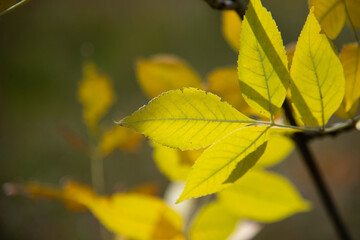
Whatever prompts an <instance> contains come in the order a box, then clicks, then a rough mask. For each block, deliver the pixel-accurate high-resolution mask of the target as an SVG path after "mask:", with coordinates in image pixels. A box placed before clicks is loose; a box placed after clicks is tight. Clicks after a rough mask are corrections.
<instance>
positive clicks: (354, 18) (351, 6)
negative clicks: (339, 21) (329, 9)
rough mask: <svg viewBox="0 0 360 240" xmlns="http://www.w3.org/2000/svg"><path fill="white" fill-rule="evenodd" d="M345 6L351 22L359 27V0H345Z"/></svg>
mask: <svg viewBox="0 0 360 240" xmlns="http://www.w3.org/2000/svg"><path fill="white" fill-rule="evenodd" d="M345 3H346V8H347V10H348V12H349V17H350V18H351V22H352V23H353V24H354V26H355V27H356V28H358V29H359V28H360V1H359V0H345Z"/></svg>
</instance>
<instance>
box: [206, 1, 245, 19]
mask: <svg viewBox="0 0 360 240" xmlns="http://www.w3.org/2000/svg"><path fill="white" fill-rule="evenodd" d="M204 1H205V2H207V3H208V4H209V6H210V7H212V8H214V9H217V10H231V9H232V10H235V11H236V12H237V13H238V14H239V16H240V18H241V19H243V17H244V15H245V11H246V9H247V5H248V3H249V0H204Z"/></svg>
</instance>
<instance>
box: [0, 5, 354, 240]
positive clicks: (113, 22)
mask: <svg viewBox="0 0 360 240" xmlns="http://www.w3.org/2000/svg"><path fill="white" fill-rule="evenodd" d="M0 1H3V0H0ZM263 4H264V5H265V6H266V7H267V8H268V9H269V10H270V11H272V14H273V17H274V18H275V20H276V21H277V23H278V27H279V30H280V31H281V32H282V36H283V39H284V43H285V44H287V43H290V42H292V41H295V40H296V39H297V36H298V35H299V33H300V31H301V28H302V25H303V23H304V22H305V19H306V16H307V13H308V7H307V1H305V0H271V1H270V0H264V1H263ZM351 41H353V37H352V35H351V31H350V30H349V29H348V28H347V27H345V28H344V30H343V32H342V34H341V35H340V37H339V38H338V40H336V41H335V43H336V45H337V46H338V47H340V46H341V44H342V43H344V42H345V43H346V42H351ZM157 53H171V54H175V55H178V56H180V57H182V58H184V59H186V60H187V61H188V62H189V63H190V64H191V65H192V66H193V67H194V68H195V69H196V70H197V71H198V72H199V73H200V75H202V76H203V77H204V78H205V77H206V75H207V74H208V73H209V72H210V71H211V70H212V69H214V68H216V67H221V66H228V65H235V64H236V58H237V56H236V53H235V52H233V50H232V49H230V47H229V46H228V45H227V44H226V42H225V41H224V39H223V37H222V35H221V24H220V13H219V12H217V11H215V10H212V9H210V8H209V7H208V6H207V5H206V4H205V3H204V2H203V1H202V0H181V1H178V0H152V1H148V0H137V1H131V0H107V1H96V0H77V1H70V0H63V1H56V0H32V1H29V2H28V3H26V4H24V5H23V6H21V7H19V8H17V9H15V10H14V11H12V12H10V13H8V14H6V15H4V16H2V17H0V109H1V112H0V123H1V124H0V146H1V147H0V156H1V159H0V184H3V183H5V182H27V181H40V182H46V183H52V184H55V185H58V183H59V181H61V179H63V178H64V177H70V178H72V179H74V180H77V181H80V182H82V183H86V184H90V183H91V177H90V163H89V159H88V158H87V157H86V156H85V155H84V154H83V153H81V152H77V151H75V150H74V149H72V148H71V146H69V144H68V143H67V141H66V140H65V139H64V138H63V137H62V136H61V134H60V129H62V128H63V127H66V128H70V129H72V130H74V131H75V132H76V133H77V134H79V136H81V137H82V138H83V139H86V138H87V133H86V128H85V126H84V124H83V122H82V109H81V106H80V104H79V103H78V101H77V97H76V95H77V87H78V84H79V81H80V80H81V78H82V64H83V62H84V61H85V60H93V61H94V62H95V63H96V64H97V66H98V67H99V68H100V69H101V70H102V71H103V72H104V73H106V74H107V75H108V76H110V77H111V78H112V81H113V84H114V87H115V92H116V94H117V102H116V104H115V105H114V107H113V108H112V109H111V112H110V114H108V115H107V117H105V118H104V119H103V121H102V127H104V128H105V127H107V126H111V125H112V124H113V120H114V119H118V118H119V117H121V116H124V115H127V114H130V113H131V112H133V111H134V110H136V109H137V108H138V107H140V106H142V105H143V104H145V103H146V102H147V99H146V98H145V97H144V95H143V94H142V93H141V91H140V88H139V86H138V85H137V82H136V78H135V74H134V61H135V60H136V58H138V57H149V56H151V55H153V54H157ZM359 135H360V134H359V133H358V132H352V133H347V134H343V135H341V136H340V137H338V138H336V139H326V140H324V141H317V142H315V143H314V144H313V145H312V146H313V149H316V156H317V157H318V159H319V162H320V165H321V169H322V171H323V172H324V173H325V175H326V180H327V181H328V183H329V185H330V186H331V190H332V193H333V195H334V196H335V198H336V202H337V203H338V205H339V209H340V210H341V213H342V215H343V216H344V219H345V221H346V223H347V224H348V226H349V229H350V230H351V233H352V235H353V236H354V237H357V238H358V239H360V229H359V226H360V205H359V202H360V193H359V189H360V181H359V173H360V159H359V158H360V157H359V156H360V149H359V147H358V146H359V142H360V136H359ZM276 170H277V171H280V172H282V173H284V174H285V175H287V176H288V177H289V178H290V179H291V180H292V181H293V182H294V184H295V185H296V186H297V187H298V188H299V189H300V191H301V193H302V194H303V196H304V197H305V198H307V199H309V200H311V201H313V204H314V210H313V211H312V212H310V213H304V214H299V215H296V216H293V217H290V218H288V219H285V220H283V221H281V222H279V223H274V224H270V225H268V226H266V227H265V229H264V230H263V231H262V232H260V234H259V235H258V236H257V237H256V238H255V239H336V238H335V233H334V232H333V230H332V228H331V225H330V222H329V220H328V218H327V215H326V213H325V212H324V210H323V208H322V206H321V205H320V203H319V200H318V197H317V195H316V192H315V189H314V187H313V185H312V182H311V180H310V179H309V175H308V174H307V172H306V169H305V168H304V166H303V164H302V162H301V160H300V159H299V158H298V155H297V153H296V152H294V153H293V154H292V155H291V156H290V158H289V159H287V161H285V162H284V163H282V164H280V165H279V166H277V167H276ZM105 178H106V189H107V192H108V193H109V194H110V193H112V192H114V191H115V189H117V188H119V187H120V188H124V187H132V186H136V185H137V184H140V183H143V182H156V183H157V184H159V186H160V188H161V189H162V190H163V189H164V188H165V186H166V183H167V181H166V179H165V178H164V177H163V176H162V175H161V174H160V173H159V172H158V170H157V169H156V166H155V165H154V163H153V161H152V159H151V149H150V148H149V147H147V146H146V144H144V147H143V148H141V150H140V151H138V152H136V153H134V154H127V153H120V152H117V153H115V154H112V155H111V156H110V157H109V158H108V159H106V161H105ZM99 236H100V234H99V227H98V224H97V220H95V219H94V218H93V217H92V216H91V214H90V213H72V212H68V211H67V210H66V209H65V208H64V207H63V206H62V204H61V203H58V202H56V201H52V202H47V201H33V200H30V199H28V198H25V197H22V196H15V197H6V196H5V194H4V193H3V192H1V193H0V239H54V240H60V239H89V240H91V239H99Z"/></svg>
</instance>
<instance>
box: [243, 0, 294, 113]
mask: <svg viewBox="0 0 360 240" xmlns="http://www.w3.org/2000/svg"><path fill="white" fill-rule="evenodd" d="M238 73H239V80H240V88H241V91H242V94H243V96H244V98H245V100H246V102H247V103H248V104H249V105H250V106H251V107H253V108H254V109H255V110H257V111H258V112H259V113H260V114H262V115H264V116H265V117H267V118H269V119H271V120H273V119H274V116H275V114H276V112H277V111H278V110H279V108H281V106H282V104H283V102H284V100H285V97H286V90H287V87H288V85H289V82H290V75H289V71H288V62H287V56H286V52H285V48H284V46H283V42H282V39H281V35H280V32H279V31H278V29H277V26H276V23H275V21H274V20H273V18H272V16H271V13H270V12H268V11H267V10H266V9H265V8H264V7H263V6H262V5H261V2H260V0H251V1H250V3H249V6H248V9H247V11H246V14H245V20H244V21H243V24H242V26H241V31H240V48H239V59H238Z"/></svg>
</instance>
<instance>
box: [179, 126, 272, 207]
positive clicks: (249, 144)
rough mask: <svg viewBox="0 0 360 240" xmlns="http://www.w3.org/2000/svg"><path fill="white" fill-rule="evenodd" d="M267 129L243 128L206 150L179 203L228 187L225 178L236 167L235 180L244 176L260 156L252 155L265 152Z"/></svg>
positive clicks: (195, 165) (194, 167)
mask: <svg viewBox="0 0 360 240" xmlns="http://www.w3.org/2000/svg"><path fill="white" fill-rule="evenodd" d="M268 129H269V127H257V126H250V127H244V128H241V129H239V130H236V131H235V132H233V133H231V134H229V135H227V136H226V137H224V138H223V139H221V140H220V141H218V142H216V143H215V144H213V145H212V146H211V147H209V148H208V149H206V150H205V151H204V153H203V154H202V155H201V156H200V157H199V158H198V160H197V161H196V162H195V164H194V166H193V170H192V171H191V172H190V174H189V177H188V179H187V180H186V185H185V189H184V191H183V192H182V194H181V196H180V198H179V200H178V202H181V201H184V200H185V199H188V198H194V197H200V196H203V195H207V194H211V193H215V192H217V191H220V190H222V189H224V188H226V187H228V185H230V184H231V181H228V178H229V177H230V176H231V174H232V171H233V170H234V169H235V168H237V170H238V171H237V172H238V173H239V175H237V176H236V177H237V178H239V177H241V176H242V175H244V174H245V173H246V172H247V171H248V170H249V169H250V168H251V167H253V165H254V164H255V163H256V161H257V160H258V158H259V157H260V155H259V154H255V153H256V152H257V151H260V152H263V151H264V149H265V147H266V140H267V135H268V134H267V132H268ZM249 156H251V157H249Z"/></svg>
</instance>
